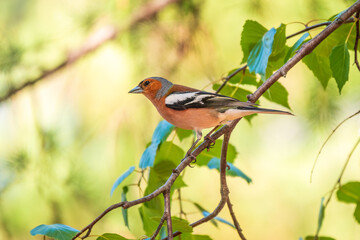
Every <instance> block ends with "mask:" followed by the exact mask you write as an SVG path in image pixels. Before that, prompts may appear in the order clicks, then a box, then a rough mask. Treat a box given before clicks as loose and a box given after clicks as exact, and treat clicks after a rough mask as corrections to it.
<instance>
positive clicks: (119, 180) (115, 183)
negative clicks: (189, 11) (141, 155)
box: [110, 166, 135, 197]
mask: <svg viewBox="0 0 360 240" xmlns="http://www.w3.org/2000/svg"><path fill="white" fill-rule="evenodd" d="M134 170H135V167H134V166H132V167H130V168H129V169H128V170H127V171H126V172H124V173H123V174H122V175H121V176H120V177H119V178H118V179H116V181H115V182H114V184H113V186H112V188H111V192H110V197H111V196H112V195H113V193H114V191H115V189H116V188H117V187H118V186H119V185H120V183H122V182H123V181H124V180H125V179H126V178H127V177H128V176H129V175H130V174H131V173H132V172H133V171H134Z"/></svg>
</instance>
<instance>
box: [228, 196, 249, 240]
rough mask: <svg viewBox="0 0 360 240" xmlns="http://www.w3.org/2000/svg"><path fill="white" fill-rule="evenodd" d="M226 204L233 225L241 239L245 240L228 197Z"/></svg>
mask: <svg viewBox="0 0 360 240" xmlns="http://www.w3.org/2000/svg"><path fill="white" fill-rule="evenodd" d="M227 205H228V208H229V212H230V215H231V218H232V220H233V223H234V225H235V228H236V230H237V232H238V234H239V236H240V238H241V239H242V240H246V238H245V236H244V234H243V233H242V229H241V227H240V224H239V222H238V220H237V219H236V215H235V213H234V210H233V208H232V206H233V205H232V203H231V201H230V198H228V200H227Z"/></svg>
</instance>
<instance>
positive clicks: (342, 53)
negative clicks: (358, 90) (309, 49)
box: [330, 43, 350, 93]
mask: <svg viewBox="0 0 360 240" xmlns="http://www.w3.org/2000/svg"><path fill="white" fill-rule="evenodd" d="M330 68H331V71H332V74H333V76H334V78H335V80H336V83H337V85H338V88H339V93H341V89H342V88H343V86H344V85H345V83H346V82H347V80H348V79H349V68H350V55H349V50H348V48H347V45H346V43H344V44H340V45H338V46H336V47H334V48H333V50H332V52H331V54H330Z"/></svg>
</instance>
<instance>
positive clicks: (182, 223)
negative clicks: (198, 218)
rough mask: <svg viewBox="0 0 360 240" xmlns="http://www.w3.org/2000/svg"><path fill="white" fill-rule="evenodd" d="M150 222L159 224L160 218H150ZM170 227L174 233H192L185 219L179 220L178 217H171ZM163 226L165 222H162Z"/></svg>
mask: <svg viewBox="0 0 360 240" xmlns="http://www.w3.org/2000/svg"><path fill="white" fill-rule="evenodd" d="M151 219H152V220H154V221H155V222H157V223H159V222H160V220H161V217H158V216H157V217H151ZM171 221H172V226H173V230H174V231H179V232H183V233H186V232H187V233H189V232H192V231H193V228H192V227H191V226H190V225H189V222H188V221H186V220H185V219H181V218H178V217H171ZM164 225H166V221H164Z"/></svg>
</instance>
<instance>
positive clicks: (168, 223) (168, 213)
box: [164, 189, 173, 240]
mask: <svg viewBox="0 0 360 240" xmlns="http://www.w3.org/2000/svg"><path fill="white" fill-rule="evenodd" d="M164 205H165V211H164V215H166V226H167V232H168V239H169V240H173V230H172V221H171V207H170V189H169V190H166V191H165V192H164Z"/></svg>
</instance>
